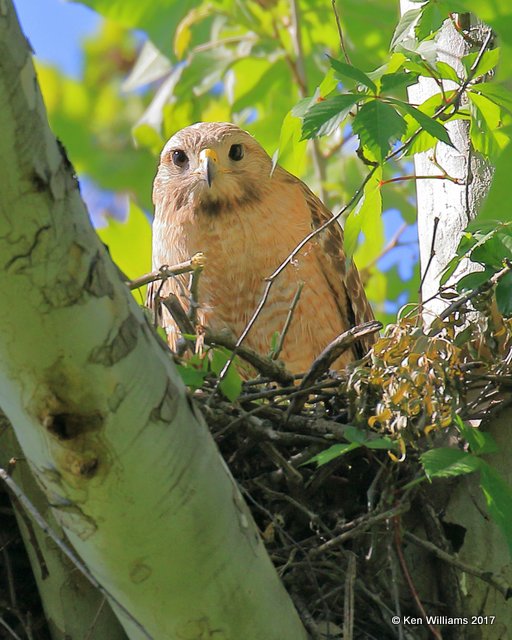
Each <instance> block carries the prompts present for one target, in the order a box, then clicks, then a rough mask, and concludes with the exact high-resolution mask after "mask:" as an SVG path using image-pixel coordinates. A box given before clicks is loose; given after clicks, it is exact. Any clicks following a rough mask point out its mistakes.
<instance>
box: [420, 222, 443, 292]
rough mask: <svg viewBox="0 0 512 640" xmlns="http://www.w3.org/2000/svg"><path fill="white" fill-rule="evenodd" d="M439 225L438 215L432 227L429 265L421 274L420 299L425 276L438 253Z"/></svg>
mask: <svg viewBox="0 0 512 640" xmlns="http://www.w3.org/2000/svg"><path fill="white" fill-rule="evenodd" d="M438 225H439V218H438V216H435V218H434V225H433V227H432V241H431V243H430V255H429V257H428V262H427V266H426V267H425V271H424V272H423V275H422V276H421V282H420V286H419V289H418V296H419V297H420V300H421V291H422V289H423V285H424V284H425V278H426V277H427V274H428V272H429V269H430V267H431V265H432V260H433V259H434V257H435V255H436V236H437V227H438ZM422 304H423V303H422Z"/></svg>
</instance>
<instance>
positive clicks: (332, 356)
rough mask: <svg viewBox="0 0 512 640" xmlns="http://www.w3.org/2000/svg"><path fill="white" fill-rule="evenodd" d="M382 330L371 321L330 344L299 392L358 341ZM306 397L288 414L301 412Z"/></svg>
mask: <svg viewBox="0 0 512 640" xmlns="http://www.w3.org/2000/svg"><path fill="white" fill-rule="evenodd" d="M380 329H382V324H381V323H380V322H378V321H377V320H371V321H370V322H365V323H364V324H360V325H358V326H357V327H352V328H351V329H349V330H348V331H344V332H343V333H342V334H341V335H339V336H338V337H337V338H335V339H334V340H333V341H332V342H331V343H330V344H328V345H327V347H325V349H324V350H323V351H322V353H321V354H320V355H319V356H318V357H317V358H316V359H315V360H314V362H313V364H312V365H311V368H310V369H309V371H308V372H307V373H306V375H305V376H304V378H302V382H301V383H300V385H299V391H301V390H303V389H304V388H305V387H309V386H311V384H312V383H313V382H314V381H315V380H317V379H318V378H319V377H320V376H321V375H323V374H324V373H326V372H327V371H328V370H329V367H330V366H331V364H332V363H333V362H334V361H335V360H337V359H338V358H339V357H340V356H341V355H342V354H343V353H345V351H348V349H350V348H351V347H352V345H353V344H354V343H355V342H357V340H360V339H361V338H364V336H367V335H371V334H372V333H375V332H376V331H379V330H380ZM306 397H307V395H305V394H304V395H299V396H297V397H296V398H295V399H294V400H293V402H292V404H291V405H290V408H289V409H288V414H290V413H294V412H296V411H298V410H300V409H301V408H302V407H303V406H304V402H305V398H306Z"/></svg>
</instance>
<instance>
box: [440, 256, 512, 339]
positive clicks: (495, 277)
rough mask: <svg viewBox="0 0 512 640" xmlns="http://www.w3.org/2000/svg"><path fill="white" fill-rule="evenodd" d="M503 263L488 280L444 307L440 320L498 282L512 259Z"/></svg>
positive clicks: (509, 267)
mask: <svg viewBox="0 0 512 640" xmlns="http://www.w3.org/2000/svg"><path fill="white" fill-rule="evenodd" d="M504 263H505V266H504V267H503V269H501V271H497V272H496V273H495V274H494V275H493V276H491V277H490V278H489V280H486V281H485V282H482V284H481V285H480V286H478V287H477V288H476V289H473V290H472V291H468V292H467V293H466V294H464V295H463V296H461V297H460V298H458V299H457V300H454V301H453V302H452V303H451V304H450V305H449V306H448V307H446V309H445V310H444V311H443V312H442V313H441V314H440V315H439V318H440V320H446V318H448V317H449V316H450V315H451V314H452V313H454V312H455V311H457V310H458V309H460V308H461V307H463V306H464V305H465V304H466V302H469V301H470V300H472V299H473V298H475V297H476V296H479V295H481V294H482V293H485V292H486V291H489V290H490V289H492V288H493V287H494V286H495V285H496V284H498V282H499V281H500V280H501V279H502V278H503V277H504V276H506V275H507V273H508V272H509V271H510V270H511V269H512V261H510V260H508V259H507V258H505V259H504ZM436 333H438V330H436V331H435V333H434V335H435V334H436Z"/></svg>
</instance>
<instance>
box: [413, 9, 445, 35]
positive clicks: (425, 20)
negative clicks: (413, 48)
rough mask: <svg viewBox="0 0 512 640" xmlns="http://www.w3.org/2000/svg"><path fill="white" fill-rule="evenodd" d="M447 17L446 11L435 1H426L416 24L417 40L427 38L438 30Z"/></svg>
mask: <svg viewBox="0 0 512 640" xmlns="http://www.w3.org/2000/svg"><path fill="white" fill-rule="evenodd" d="M447 18H448V12H447V11H445V10H444V7H442V6H441V7H440V6H439V4H438V3H437V2H427V3H426V4H424V5H423V7H422V8H421V16H420V19H419V20H418V23H417V25H416V35H417V36H418V39H419V40H424V39H425V38H428V37H429V36H430V35H432V34H433V33H436V32H437V31H439V29H440V28H441V27H442V25H443V22H444V21H445V20H446V19H447Z"/></svg>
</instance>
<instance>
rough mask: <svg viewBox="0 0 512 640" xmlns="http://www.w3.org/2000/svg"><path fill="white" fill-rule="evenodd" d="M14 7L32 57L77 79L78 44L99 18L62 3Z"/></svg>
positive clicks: (47, 0) (43, 0)
mask: <svg viewBox="0 0 512 640" xmlns="http://www.w3.org/2000/svg"><path fill="white" fill-rule="evenodd" d="M141 1H142V0H141ZM14 6H15V7H16V11H17V13H18V17H19V19H20V22H21V26H22V29H23V32H24V33H25V35H26V36H27V38H28V39H29V41H30V44H31V46H32V49H33V50H34V53H35V55H36V56H37V57H38V58H39V59H40V60H42V61H43V62H48V63H51V64H56V65H58V66H59V67H60V68H61V69H62V70H63V71H65V72H66V73H67V74H68V75H72V76H73V77H75V78H77V77H79V76H80V73H81V69H82V60H81V55H80V41H81V40H82V38H83V37H84V36H86V35H87V34H88V33H91V32H93V31H94V30H95V29H96V27H97V26H98V24H99V21H100V18H99V16H98V14H96V13H95V12H94V11H92V10H91V9H89V8H87V7H85V6H84V5H82V4H78V3H74V2H65V0H14Z"/></svg>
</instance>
